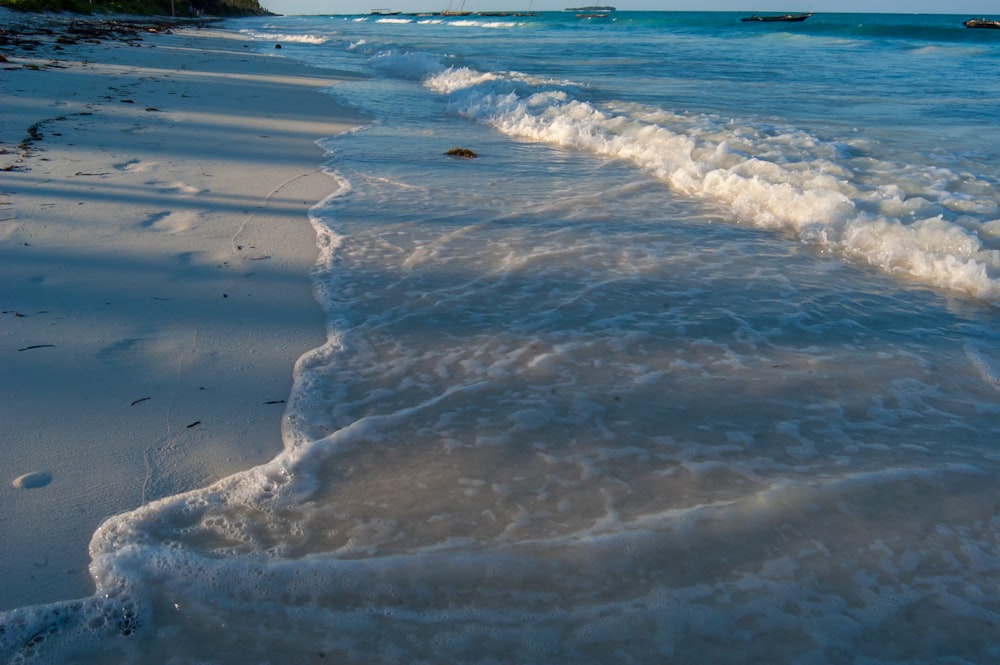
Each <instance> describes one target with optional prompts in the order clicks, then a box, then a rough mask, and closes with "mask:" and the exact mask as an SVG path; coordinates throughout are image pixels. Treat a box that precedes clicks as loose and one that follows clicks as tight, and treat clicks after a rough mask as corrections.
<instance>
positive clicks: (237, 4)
mask: <svg viewBox="0 0 1000 665" xmlns="http://www.w3.org/2000/svg"><path fill="white" fill-rule="evenodd" d="M0 7H7V8H8V9H14V10H17V11H25V12H73V13H76V14H133V15H136V16H173V15H176V16H191V15H198V16H262V15H265V14H269V13H270V12H268V11H267V10H266V9H264V8H263V7H261V6H260V3H259V2H258V0H0Z"/></svg>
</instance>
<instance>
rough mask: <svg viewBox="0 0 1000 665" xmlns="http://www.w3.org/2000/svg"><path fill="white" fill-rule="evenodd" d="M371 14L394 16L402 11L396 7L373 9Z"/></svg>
mask: <svg viewBox="0 0 1000 665" xmlns="http://www.w3.org/2000/svg"><path fill="white" fill-rule="evenodd" d="M371 13H372V16H395V15H397V14H402V13H403V12H401V11H399V10H398V9H373V10H372V12H371Z"/></svg>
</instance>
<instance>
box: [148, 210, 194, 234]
mask: <svg viewBox="0 0 1000 665" xmlns="http://www.w3.org/2000/svg"><path fill="white" fill-rule="evenodd" d="M194 219H195V213H193V212H190V211H179V212H178V211H170V210H164V211H162V212H154V213H153V214H151V215H149V216H148V217H146V219H144V220H142V221H141V222H139V226H140V227H142V228H144V229H151V230H153V231H160V232H162V233H181V232H183V231H187V230H188V229H190V228H191V227H192V226H193V225H194Z"/></svg>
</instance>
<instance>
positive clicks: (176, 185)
mask: <svg viewBox="0 0 1000 665" xmlns="http://www.w3.org/2000/svg"><path fill="white" fill-rule="evenodd" d="M146 184H147V185H149V186H150V187H155V188H156V189H157V190H159V191H160V192H162V193H164V194H187V195H189V196H194V195H196V194H201V193H202V192H207V191H208V190H207V189H199V188H198V187H195V186H194V185H189V184H187V183H186V182H180V181H175V182H163V181H162V180H152V181H150V182H147V183H146Z"/></svg>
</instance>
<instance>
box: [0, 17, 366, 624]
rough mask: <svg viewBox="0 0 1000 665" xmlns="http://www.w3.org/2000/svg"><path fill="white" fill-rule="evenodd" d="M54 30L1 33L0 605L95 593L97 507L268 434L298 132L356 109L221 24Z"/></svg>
mask: <svg viewBox="0 0 1000 665" xmlns="http://www.w3.org/2000/svg"><path fill="white" fill-rule="evenodd" d="M0 11H2V10H0ZM10 16H11V15H10V14H8V13H4V14H3V15H2V16H0V23H5V21H4V20H5V19H7V18H9V17H10ZM19 20H20V19H19ZM32 20H44V19H42V18H40V17H36V18H33V19H32ZM51 47H52V45H51V44H50V45H48V46H45V47H43V48H39V49H37V50H36V51H34V52H24V53H23V55H12V53H11V52H10V50H9V49H8V50H6V51H4V50H0V53H5V54H6V56H7V59H8V62H6V63H0V151H3V152H0V168H8V167H13V169H14V170H5V171H0V311H2V312H3V313H2V314H0V426H2V429H0V609H9V608H12V607H17V606H21V605H26V604H34V603H41V602H49V601H54V600H59V599H66V598H75V597H81V596H86V595H89V594H90V593H92V592H93V587H92V585H91V583H90V578H89V576H88V574H87V565H88V561H89V558H88V555H87V545H88V541H89V539H90V536H91V533H92V532H93V531H94V529H95V528H96V527H97V526H98V525H99V524H100V523H101V522H102V521H103V520H104V519H105V518H107V517H108V516H110V515H113V514H115V513H119V512H122V511H126V510H130V509H132V508H135V507H136V506H138V505H140V504H141V503H143V502H145V501H149V500H151V499H155V498H158V497H162V496H166V495H170V494H174V493H177V492H180V491H183V490H188V489H192V488H195V487H199V486H203V485H205V484H207V483H210V482H212V481H214V480H216V479H218V478H220V477H223V476H226V475H228V474H230V473H232V472H235V471H237V470H240V469H245V468H247V467H249V466H252V465H255V464H258V463H261V462H264V461H266V460H268V459H270V458H271V457H273V456H274V455H275V454H276V453H277V452H278V451H279V450H280V449H281V447H282V441H281V435H280V422H281V416H282V413H283V410H284V400H285V399H286V397H287V396H288V393H289V388H290V386H291V381H292V371H293V365H294V362H295V360H296V358H298V356H299V355H301V354H302V353H303V352H305V351H306V350H308V349H310V348H313V347H315V346H317V345H319V344H321V343H322V342H323V340H324V324H323V317H322V314H321V311H320V308H319V306H318V304H317V303H316V302H315V300H314V299H313V296H312V293H311V284H310V281H309V270H310V268H311V266H312V264H313V261H314V260H315V257H316V247H315V242H314V240H315V239H314V235H313V232H312V229H311V227H310V225H309V222H308V218H307V210H308V208H309V206H311V205H312V204H314V203H316V202H317V201H319V200H320V199H322V198H324V197H325V196H326V195H328V194H329V193H330V192H331V191H333V189H334V182H333V180H332V179H331V178H330V177H329V176H327V175H325V174H323V173H322V172H321V171H320V170H319V165H320V164H321V162H322V161H323V154H322V151H321V150H320V149H319V148H318V147H317V146H316V144H315V143H314V141H315V140H316V139H318V138H320V137H323V136H330V135H333V134H336V133H338V132H341V131H345V130H347V129H349V128H351V127H354V126H357V125H358V124H359V123H361V122H363V118H360V117H359V116H358V115H357V114H355V113H354V112H352V111H350V110H349V109H345V108H343V107H341V106H338V105H337V104H336V103H335V102H334V101H333V99H332V98H330V97H329V96H328V95H325V94H321V93H318V92H317V89H319V88H322V87H326V86H328V85H330V84H333V83H335V82H336V80H338V79H340V80H342V79H343V78H344V77H345V76H347V75H346V74H343V73H338V72H330V71H326V70H310V69H308V68H306V67H303V66H300V65H297V64H295V63H292V62H290V61H288V60H286V59H283V58H281V57H280V51H275V52H274V53H270V52H265V53H255V52H254V50H253V49H252V48H247V47H245V42H243V41H242V40H241V39H240V38H239V37H238V36H236V35H233V34H227V33H224V32H222V31H217V30H210V29H205V30H195V29H193V28H188V29H184V30H177V29H175V31H174V34H172V35H167V34H148V35H145V36H144V37H143V38H142V42H141V45H139V46H129V45H126V44H123V43H121V42H110V41H106V42H103V43H101V44H99V45H95V44H89V43H88V44H82V43H81V44H77V45H71V46H66V47H65V48H64V49H62V50H60V51H54V50H52V48H51ZM53 58H58V61H53ZM25 65H35V66H37V67H38V69H33V68H28V67H25ZM32 126H36V135H38V136H39V138H38V140H35V141H31V142H30V145H29V151H28V153H27V154H26V155H24V154H22V153H23V152H24V151H23V150H22V149H20V148H19V147H18V144H19V143H21V142H22V140H23V139H25V137H26V136H28V135H29V133H30V132H29V128H31V127H32ZM32 347H33V348H32ZM29 474H30V475H29Z"/></svg>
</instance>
